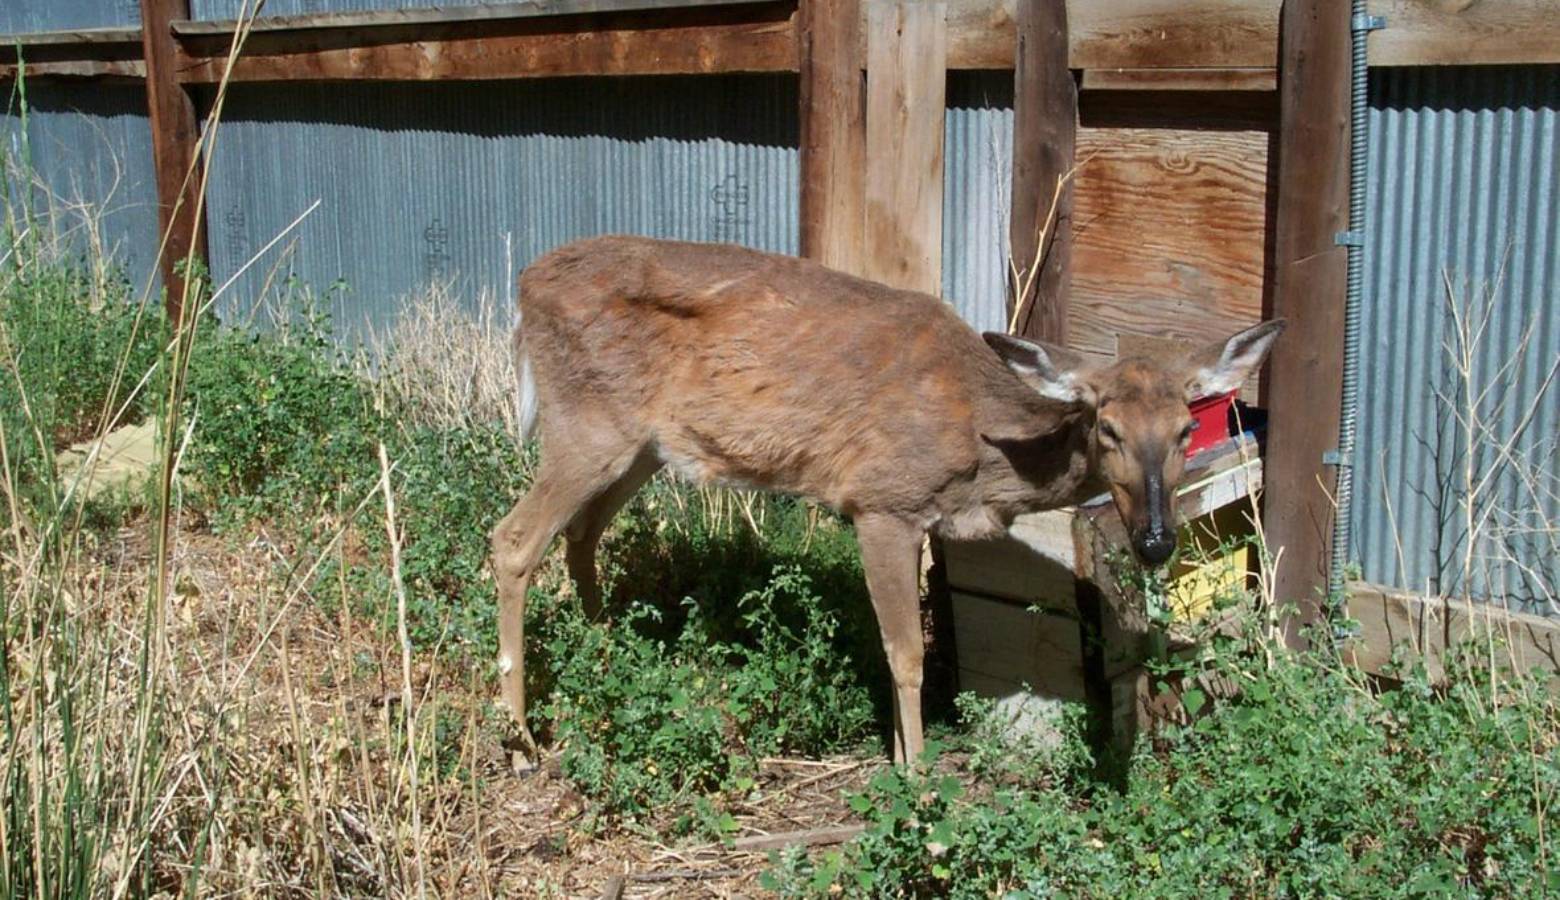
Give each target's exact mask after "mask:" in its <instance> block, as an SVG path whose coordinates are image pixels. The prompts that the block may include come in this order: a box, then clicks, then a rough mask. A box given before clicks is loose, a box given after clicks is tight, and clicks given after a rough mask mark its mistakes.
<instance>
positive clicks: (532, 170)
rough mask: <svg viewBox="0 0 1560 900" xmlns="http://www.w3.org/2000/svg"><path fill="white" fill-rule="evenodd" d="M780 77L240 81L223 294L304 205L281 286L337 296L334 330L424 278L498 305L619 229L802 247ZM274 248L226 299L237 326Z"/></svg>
mask: <svg viewBox="0 0 1560 900" xmlns="http://www.w3.org/2000/svg"><path fill="white" fill-rule="evenodd" d="M795 110H796V81H795V77H794V76H786V75H778V76H768V75H763V76H729V77H727V76H722V77H693V78H653V79H652V78H644V79H584V78H581V79H563V80H548V81H516V82H488V83H481V84H457V83H447V84H383V85H375V84H345V85H342V84H336V85H285V86H283V85H238V86H235V87H234V88H232V90H231V92H230V94H229V96H228V101H227V107H226V109H225V112H224V117H223V118H224V121H223V125H222V130H221V132H220V134H219V136H218V141H217V146H216V148H215V150H214V153H213V156H212V162H211V187H210V201H209V202H210V208H211V209H212V210H213V211H215V213H216V214H214V215H213V217H212V219H211V221H210V229H211V256H212V271H213V273H214V274H215V276H216V278H217V279H218V280H219V281H220V280H222V279H224V278H226V277H228V276H230V275H232V274H233V273H235V272H237V271H238V269H239V268H240V267H241V266H242V265H243V264H244V263H245V262H246V261H247V259H248V257H249V254H251V253H253V252H255V251H256V250H258V249H259V248H260V247H261V246H263V245H264V244H265V243H266V242H267V241H268V240H270V239H271V238H272V237H273V236H274V235H276V234H277V233H279V232H280V231H281V230H282V229H283V228H284V227H285V226H286V225H287V223H288V222H290V221H291V220H292V219H293V218H294V217H295V216H297V215H298V214H300V213H301V212H303V210H305V209H307V208H308V206H309V204H310V203H312V202H313V201H314V200H315V199H320V200H321V201H322V203H321V206H320V208H319V209H318V210H316V211H315V212H314V213H313V215H311V216H310V217H309V218H308V220H306V221H305V222H304V223H303V225H302V226H301V227H300V228H299V229H298V231H297V232H296V233H295V234H296V237H297V242H296V245H295V246H294V249H293V251H292V257H291V258H290V259H289V260H288V261H287V262H286V264H285V269H284V270H283V271H284V272H285V273H287V274H291V275H295V276H297V278H298V279H299V280H301V281H302V282H305V283H308V284H311V285H313V286H314V287H315V288H316V289H322V288H324V287H326V286H328V285H330V284H331V283H333V282H335V281H337V280H340V281H341V282H343V283H344V284H346V285H348V286H349V291H348V292H347V293H345V294H339V295H338V296H336V297H335V298H334V301H333V305H332V308H331V312H332V314H333V316H334V317H335V319H336V321H337V322H338V324H339V325H340V326H342V329H343V331H344V332H345V333H351V332H353V331H354V330H355V329H357V328H359V327H361V326H362V325H364V324H365V323H373V324H383V323H384V322H386V321H387V320H388V319H389V317H390V316H391V315H393V313H394V311H395V310H396V309H397V307H398V306H399V303H400V300H401V298H403V297H405V296H406V295H407V294H408V293H409V292H412V291H414V290H417V289H418V288H419V287H421V286H423V285H426V284H427V283H428V282H429V281H430V280H432V279H435V278H446V279H449V280H451V281H452V282H453V284H454V285H455V287H456V289H457V291H458V293H459V294H460V295H462V296H465V297H474V296H475V295H476V293H477V292H478V291H480V290H492V291H495V292H497V293H498V294H499V295H500V296H504V297H508V296H510V294H511V292H510V287H509V285H508V284H507V283H506V282H507V276H506V260H505V236H506V235H510V236H512V246H513V257H512V264H511V266H510V274H513V273H514V272H518V270H519V269H520V268H521V267H523V266H524V265H525V264H527V263H528V262H530V261H531V260H532V259H534V258H536V257H537V256H539V255H541V254H542V253H544V252H546V251H547V250H550V249H552V248H553V247H556V246H558V245H559V244H562V243H565V242H567V241H570V240H573V239H576V238H580V237H586V236H589V235H594V234H602V233H609V232H625V233H632V234H644V235H651V236H656V237H670V238H682V239H689V240H700V241H714V240H727V241H733V242H736V243H741V244H746V245H748V246H752V247H757V248H760V249H764V250H770V251H774V252H779V253H795V252H796V249H797V232H796V223H797V216H796V207H797V198H798V172H797V150H796V144H797V134H796V124H795V119H796V114H795ZM279 255H280V254H278V253H276V252H273V253H271V254H269V255H268V256H267V257H266V258H265V259H263V260H261V261H260V262H259V263H257V264H256V265H255V266H254V267H253V268H252V269H251V270H250V271H249V272H248V273H246V274H245V275H244V276H243V277H242V278H240V279H239V281H238V282H237V283H236V284H235V285H234V289H233V291H232V294H231V296H230V297H228V298H227V299H226V300H225V301H224V302H223V303H222V304H220V307H221V311H222V312H223V313H224V314H225V315H227V316H229V317H232V316H247V315H248V314H249V310H250V308H251V307H252V305H253V303H254V301H255V299H256V295H257V294H258V292H259V291H260V289H261V286H262V284H263V283H264V281H265V280H266V273H267V271H268V270H269V269H270V267H271V266H273V265H275V264H276V263H277V260H278V258H279Z"/></svg>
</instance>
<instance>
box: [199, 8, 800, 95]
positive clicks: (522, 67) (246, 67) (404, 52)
mask: <svg viewBox="0 0 1560 900" xmlns="http://www.w3.org/2000/svg"><path fill="white" fill-rule="evenodd" d="M795 13H796V5H795V3H794V2H790V0H781V2H766V3H756V4H744V5H739V6H719V7H716V6H708V7H693V8H686V9H669V10H659V11H653V12H648V11H647V12H628V13H613V14H608V15H568V16H551V17H546V18H541V17H529V18H519V19H513V18H512V19H498V20H494V19H489V20H466V21H454V22H445V23H442V24H439V23H436V24H397V25H383V26H373V27H371V28H370V27H364V28H359V29H349V28H335V27H327V28H301V29H292V30H284V31H264V32H254V33H251V34H250V36H249V39H248V41H247V43H246V44H245V48H244V55H243V57H242V58H240V60H239V61H238V64H237V66H236V67H235V69H234V71H233V76H232V77H233V80H235V81H300V80H302V81H328V80H377V81H427V80H441V79H464V80H482V79H500V78H532V77H552V76H568V75H678V74H712V73H719V72H780V71H795V69H796V66H797V53H796V29H795V26H794V19H795ZM228 40H229V39H228V37H227V36H225V35H218V34H213V35H185V36H183V37H182V38H181V41H182V44H183V48H182V59H181V62H180V65H179V79H180V81H182V82H185V83H212V82H216V81H218V80H220V79H221V77H222V73H223V69H224V67H225V66H226V61H227V59H226V58H227V47H228Z"/></svg>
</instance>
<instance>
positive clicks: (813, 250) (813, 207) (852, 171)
mask: <svg viewBox="0 0 1560 900" xmlns="http://www.w3.org/2000/svg"><path fill="white" fill-rule="evenodd" d="M860 7H861V3H860V0H802V5H801V9H800V11H799V15H798V23H799V24H798V34H797V44H798V49H799V51H800V53H801V62H800V66H801V91H800V93H801V182H802V183H801V251H802V255H803V256H805V257H807V258H809V259H815V260H818V261H819V262H821V263H823V264H824V265H826V266H830V267H832V268H835V269H839V270H840V271H843V272H851V273H853V274H861V273H862V272H863V269H862V242H863V241H864V240H865V233H864V228H865V225H864V223H865V218H866V157H867V116H866V98H865V92H864V87H865V85H864V82H863V81H862V69H863V63H864V60H862V59H861V58H860V56H859V54H860V52H861V46H862V45H861V34H860V30H861V9H860Z"/></svg>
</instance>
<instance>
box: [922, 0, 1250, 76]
mask: <svg viewBox="0 0 1560 900" xmlns="http://www.w3.org/2000/svg"><path fill="white" fill-rule="evenodd" d="M1023 2H1027V0H949V3H948V32H949V38H948V66H949V68H953V69H1008V68H1012V67H1013V66H1014V51H1015V48H1016V46H1017V40H1016V36H1017V33H1018V17H1019V13H1018V9H1019V6H1020V4H1021V3H1023ZM1278 7H1279V4H1278V2H1277V0H1180V2H1144V0H1067V23H1068V31H1069V38H1068V43H1069V52H1068V63H1067V64H1068V66H1070V67H1071V68H1074V69H1118V68H1158V67H1163V66H1168V67H1176V68H1188V67H1190V68H1197V67H1204V66H1213V67H1218V68H1230V67H1268V68H1271V67H1272V66H1273V65H1274V64H1275V63H1276V61H1277V59H1278Z"/></svg>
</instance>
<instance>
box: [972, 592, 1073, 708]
mask: <svg viewBox="0 0 1560 900" xmlns="http://www.w3.org/2000/svg"><path fill="white" fill-rule="evenodd" d="M953 610H954V619H955V622H956V623H957V627H956V629H955V632H954V634H955V637H956V640H957V641H958V652H959V668H960V670H961V674H963V673H973V674H976V675H982V676H985V677H987V678H992V679H997V680H999V681H1002V682H1006V683H1008V684H1011V685H1013V686H1015V687H1017V686H1020V685H1025V684H1027V685H1028V686H1029V687H1030V688H1032V689H1034V691H1035V692H1036V693H1037V694H1040V695H1041V696H1044V697H1051V698H1055V699H1060V700H1082V699H1084V692H1083V689H1084V686H1083V640H1082V634H1081V632H1080V631H1079V629H1078V619H1077V616H1076V614H1074V615H1073V616H1071V617H1066V616H1058V615H1053V614H1050V613H1044V612H1030V611H1029V610H1028V609H1027V608H1025V607H1024V606H1023V605H1021V604H1016V603H1010V602H1007V601H1003V600H993V599H990V598H987V597H981V596H978V595H975V594H967V593H964V592H962V591H955V592H954V593H953Z"/></svg>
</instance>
